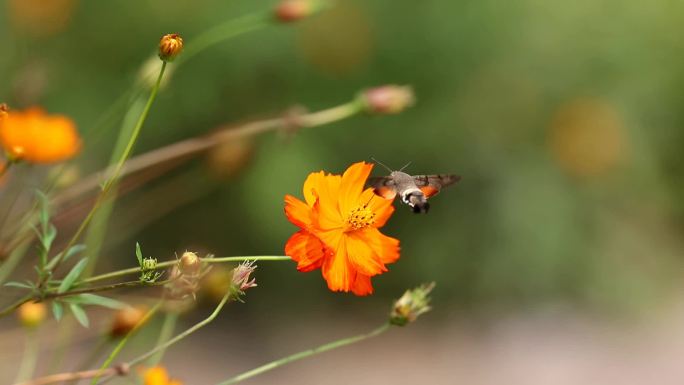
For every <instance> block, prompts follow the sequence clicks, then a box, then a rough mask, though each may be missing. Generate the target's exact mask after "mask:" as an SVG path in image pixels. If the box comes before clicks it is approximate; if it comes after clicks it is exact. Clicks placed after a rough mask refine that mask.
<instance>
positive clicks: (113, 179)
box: [41, 62, 167, 283]
mask: <svg viewBox="0 0 684 385" xmlns="http://www.w3.org/2000/svg"><path fill="white" fill-rule="evenodd" d="M166 64H167V63H166V62H164V63H163V64H162V66H161V69H160V70H159V76H157V81H156V83H155V84H154V87H153V88H152V91H151V92H150V97H149V98H148V99H147V104H146V105H145V108H144V109H143V112H142V114H141V115H140V118H139V119H138V122H137V123H136V125H135V128H133V132H132V133H131V138H130V139H129V141H128V144H127V145H126V148H125V149H124V151H123V153H122V154H121V158H119V161H118V163H117V164H116V167H115V168H114V172H113V173H112V175H111V176H110V177H109V178H108V179H107V181H106V182H105V183H104V185H103V187H102V192H101V193H100V195H99V196H98V198H97V200H96V201H95V204H94V205H93V208H92V209H91V210H90V212H88V215H87V216H86V217H85V219H84V220H83V222H81V225H80V226H79V227H78V230H76V233H75V234H74V235H73V236H72V237H71V240H70V241H69V243H67V246H66V247H65V248H64V251H63V252H62V253H60V254H59V255H57V256H56V257H55V258H56V261H55V262H53V270H56V269H57V267H58V266H59V264H60V263H61V262H62V258H63V256H64V255H65V253H66V251H68V250H69V249H70V248H71V247H72V246H73V245H74V244H76V242H77V241H78V239H79V238H80V236H81V234H83V232H84V231H85V229H86V228H87V227H88V225H89V224H90V221H91V220H92V219H93V216H94V215H95V212H97V209H98V208H99V207H100V205H101V204H102V203H103V202H104V201H105V200H106V198H107V194H108V193H109V190H110V189H111V188H112V187H113V186H114V184H115V183H116V181H117V180H118V178H119V174H120V173H121V170H122V169H123V166H124V163H126V160H127V159H128V158H129V157H130V155H131V152H132V151H133V146H134V145H135V142H136V141H137V140H138V136H139V135H140V131H141V129H142V127H143V124H144V123H145V120H146V119H147V115H148V114H149V112H150V109H151V108H152V103H153V102H154V100H155V99H156V97H157V93H158V92H159V86H160V84H161V81H162V78H163V77H164V72H165V71H166ZM41 283H44V282H41Z"/></svg>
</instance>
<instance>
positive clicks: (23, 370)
mask: <svg viewBox="0 0 684 385" xmlns="http://www.w3.org/2000/svg"><path fill="white" fill-rule="evenodd" d="M38 346H39V344H38V333H37V330H27V332H26V347H25V348H24V356H23V357H22V359H21V365H20V366H19V372H18V373H17V378H16V380H15V381H14V382H23V381H26V380H28V379H29V378H31V377H33V371H34V370H35V369H36V363H37V362H38Z"/></svg>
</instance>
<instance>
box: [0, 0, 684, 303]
mask: <svg viewBox="0 0 684 385" xmlns="http://www.w3.org/2000/svg"><path fill="white" fill-rule="evenodd" d="M272 5H273V2H271V1H246V0H235V1H215V0H196V1H192V2H170V1H160V0H148V1H136V2H101V1H81V2H78V3H77V4H76V6H75V8H74V11H73V14H72V16H71V20H70V22H69V23H68V25H66V27H65V29H64V30H62V31H61V32H59V33H58V34H54V35H50V36H35V35H32V34H31V33H30V32H28V31H26V30H24V29H22V27H21V25H19V24H17V22H16V21H14V20H13V19H12V14H11V13H10V12H8V9H9V8H8V7H9V6H6V7H5V8H4V9H3V10H2V15H1V16H2V17H1V18H0V31H1V32H0V33H2V35H3V37H4V38H3V39H2V40H3V45H2V51H3V53H2V55H0V100H4V101H7V102H8V103H10V104H11V105H12V106H13V107H15V108H21V107H27V106H29V105H32V104H39V105H42V106H44V107H45V108H46V109H48V110H49V111H50V112H59V113H65V114H68V115H70V116H72V117H73V118H74V119H75V120H76V121H77V123H78V125H79V128H80V130H81V132H82V133H83V134H84V136H85V137H86V142H85V150H84V152H83V154H82V156H81V157H80V158H79V159H78V160H77V163H78V165H79V167H80V168H81V171H82V173H83V174H87V173H89V172H92V171H95V170H98V169H100V168H101V167H103V166H104V165H106V163H107V160H108V157H109V152H110V151H111V143H113V141H114V139H115V138H116V135H117V131H116V128H117V127H118V124H115V125H112V127H109V129H108V130H106V131H100V132H94V131H93V130H94V128H93V125H94V124H95V122H96V120H97V118H98V116H100V114H101V113H102V111H104V110H106V109H107V108H108V106H109V105H110V104H111V103H113V102H114V101H115V100H116V99H117V98H118V97H119V96H120V95H121V94H122V93H123V92H125V91H126V90H127V89H128V87H129V86H130V85H131V83H132V81H133V79H135V77H136V76H137V72H138V70H139V68H140V65H141V63H142V62H143V61H144V60H145V59H146V58H147V57H149V56H150V55H151V54H152V53H153V52H154V49H155V44H156V42H157V41H158V38H159V37H160V36H161V35H162V34H164V33H169V32H177V33H180V34H182V35H183V36H184V37H185V39H186V43H187V44H191V43H192V38H193V37H194V36H196V35H197V34H198V33H200V32H201V31H203V30H205V29H206V28H208V27H211V26H213V25H216V24H218V23H221V22H223V21H225V20H227V19H230V18H233V17H237V16H240V15H243V14H246V13H249V12H251V11H255V10H261V9H264V8H266V7H270V6H272ZM683 23H684V5H682V4H680V3H677V2H671V1H665V0H662V1H660V0H659V1H653V2H642V1H633V0H626V1H625V0H621V1H617V0H611V1H602V2H596V1H589V0H580V1H574V2H566V1H538V0H522V1H515V2H503V1H494V0H478V1H472V0H468V1H436V0H423V1H418V2H416V1H413V2H409V1H397V0H374V1H360V0H342V1H340V2H339V4H338V5H337V6H336V7H334V8H333V9H331V10H329V11H327V12H326V13H325V14H322V15H319V16H316V17H313V18H311V19H310V20H305V21H303V22H301V23H298V24H296V25H284V26H279V25H274V26H272V27H269V28H267V29H266V30H260V31H258V32H254V33H250V34H247V35H244V36H241V37H239V38H237V39H234V40H231V41H229V42H227V43H222V44H220V45H218V46H216V47H214V48H213V49H211V50H210V51H208V52H205V53H203V54H201V55H200V56H198V57H196V58H194V59H193V60H192V61H190V62H188V63H187V64H186V65H184V66H183V67H182V68H181V69H179V71H178V72H177V73H175V74H174V75H173V78H172V80H171V82H170V84H169V85H168V86H167V87H166V88H165V89H164V90H163V92H162V93H161V94H160V97H159V99H158V101H157V103H156V104H155V106H154V108H153V110H152V114H151V116H150V118H149V120H148V122H147V124H146V126H145V128H144V131H143V133H142V137H141V141H140V142H139V145H138V146H137V148H136V153H141V152H143V151H146V150H150V149H153V148H156V147H159V146H162V145H164V144H169V143H172V142H174V141H178V140H181V139H184V138H188V137H192V136H196V135H201V134H204V133H207V132H209V131H211V130H213V129H215V128H216V127H218V126H220V125H222V124H226V123H234V122H244V121H249V120H251V119H257V118H262V117H269V116H274V115H278V114H280V113H282V112H283V111H284V110H286V109H287V108H288V107H290V106H292V105H295V104H302V105H305V106H307V108H309V109H310V110H316V109H320V108H325V107H328V106H332V105H335V104H339V103H342V102H345V101H347V100H349V99H350V98H351V97H353V96H354V95H355V94H356V93H357V92H358V91H359V90H360V89H363V88H366V87H369V86H375V85H380V84H385V83H396V84H410V85H412V86H413V87H414V89H415V92H416V94H417V98H418V101H417V104H416V106H415V107H414V108H411V109H409V110H407V111H405V112H404V113H402V114H400V115H397V116H370V117H369V116H360V117H355V118H353V119H350V120H346V121H342V122H339V123H335V124H333V125H330V126H325V127H318V128H314V129H311V130H304V131H301V132H300V133H299V134H298V135H297V136H296V137H294V138H291V139H289V140H284V139H283V138H282V137H281V136H278V135H275V134H266V135H264V136H261V137H259V138H258V139H257V146H256V148H255V152H254V154H253V157H252V158H251V160H250V162H249V163H248V165H247V166H246V167H245V168H243V169H242V170H241V172H240V173H239V174H238V175H236V176H234V177H231V178H217V177H216V176H215V175H214V174H212V173H211V172H210V171H209V170H208V167H207V165H206V163H205V162H204V161H203V160H202V159H199V160H196V161H193V162H191V163H190V164H188V165H186V166H184V167H183V168H182V169H181V171H176V172H173V173H171V175H179V174H180V173H182V172H194V174H192V175H193V178H191V179H189V180H188V182H187V183H186V184H184V185H182V186H177V187H179V188H176V189H173V190H171V191H166V190H164V191H163V192H162V195H183V194H188V193H192V192H193V191H196V190H197V189H201V191H202V192H201V193H200V194H198V195H199V199H193V201H192V202H190V203H188V204H185V205H183V206H182V207H178V208H176V209H174V210H172V212H170V213H169V214H168V215H165V216H163V217H161V218H159V219H158V220H155V221H153V222H152V223H150V224H149V225H147V226H145V227H144V228H143V229H140V231H137V232H135V233H125V231H124V230H125V229H126V228H127V226H129V225H130V224H131V223H135V222H136V221H137V220H138V219H140V218H142V217H144V216H145V215H147V214H146V211H145V208H146V207H148V208H149V207H151V206H154V205H155V199H153V198H151V197H150V195H149V193H150V192H151V191H154V188H155V187H158V186H163V183H164V179H162V180H161V181H155V182H153V183H151V184H149V185H147V186H145V187H143V188H142V189H141V190H140V191H137V192H135V193H133V194H130V195H128V196H127V197H125V198H123V199H122V201H121V202H120V204H119V206H117V210H115V212H114V217H115V218H116V219H115V220H114V222H113V224H112V226H111V227H110V232H109V233H108V237H107V239H108V241H107V242H106V245H107V247H106V248H105V250H104V257H105V258H102V259H101V261H102V264H101V266H99V269H102V270H104V269H106V268H114V267H127V266H131V265H133V264H134V263H135V256H134V253H133V251H134V244H135V241H140V242H141V244H143V245H144V248H145V252H146V253H149V254H152V255H154V256H156V257H158V258H160V259H167V258H172V257H173V253H174V252H182V251H184V250H185V249H190V250H193V249H197V250H201V251H210V252H213V253H215V254H217V255H219V256H229V255H250V254H275V255H277V254H281V253H282V252H283V251H282V250H283V245H284V243H285V241H286V240H287V238H288V237H289V236H290V234H291V233H293V232H294V231H295V227H294V226H293V225H291V224H290V223H288V222H287V220H286V219H285V217H284V215H283V202H282V200H283V196H284V195H285V194H287V193H289V194H294V195H301V186H302V183H303V181H304V179H305V178H306V176H307V175H308V173H309V172H312V171H318V170H321V169H324V170H327V171H330V172H341V171H343V170H344V168H346V167H347V166H348V165H349V164H351V163H353V162H356V161H360V160H369V157H370V156H375V157H376V158H378V159H380V160H381V161H383V162H385V163H387V164H389V165H391V166H393V167H397V168H398V167H401V165H403V164H405V163H406V162H408V161H412V162H413V163H412V165H411V166H410V167H409V172H412V173H416V174H422V173H437V172H439V173H457V174H460V175H462V176H463V181H462V182H461V183H460V184H459V185H457V186H455V187H452V188H450V189H449V190H447V191H445V192H443V193H442V194H440V195H439V196H437V197H435V198H434V199H433V202H432V211H431V212H430V213H429V214H428V215H425V216H417V215H413V214H412V213H410V212H409V210H408V209H407V208H405V207H403V206H399V207H397V212H396V214H395V215H394V217H393V218H392V220H391V221H390V223H389V224H388V225H387V226H386V227H385V228H384V231H385V233H387V234H389V235H392V236H395V237H397V238H399V239H400V240H401V242H402V258H401V259H400V260H399V261H398V263H396V264H394V265H392V266H391V269H390V272H389V273H387V274H385V275H382V276H380V277H378V278H375V279H374V284H375V287H376V295H375V296H374V297H372V298H369V299H357V298H353V297H352V296H350V295H348V296H345V295H342V294H333V293H329V292H328V291H327V289H326V288H325V283H324V281H323V280H322V279H321V277H320V274H319V273H318V272H315V273H309V274H301V273H298V272H297V271H296V270H295V268H294V264H272V265H269V264H266V263H264V264H262V265H261V266H260V269H259V272H258V273H259V274H258V282H259V288H258V290H254V291H253V292H250V294H249V297H250V301H249V302H250V308H254V309H257V310H262V309H272V308H274V307H276V308H278V309H280V310H282V311H288V310H292V311H298V310H301V309H304V308H307V307H310V306H312V305H315V304H321V303H323V302H325V303H333V304H339V305H345V304H349V303H358V302H361V301H366V302H365V303H374V304H381V303H387V302H388V300H389V299H391V298H396V297H398V296H399V295H400V293H401V292H402V291H403V290H404V289H405V288H407V287H411V286H414V285H417V284H419V283H421V282H425V281H431V280H435V281H437V284H438V286H437V289H436V297H437V299H436V303H437V307H439V308H441V309H442V311H441V312H440V313H441V314H443V315H444V314H449V313H451V312H452V311H453V312H460V311H464V309H489V308H501V307H503V308H508V307H518V306H530V305H536V304H550V303H558V302H562V303H571V304H575V305H580V306H588V307H592V308H597V309H605V310H607V311H614V310H621V309H625V308H628V309H629V308H633V307H636V308H639V306H641V305H645V304H651V303H653V301H659V300H662V299H663V298H667V296H668V295H670V293H673V290H672V289H673V288H674V287H676V286H677V285H679V281H680V280H681V273H682V251H683V250H684V248H683V247H682V240H681V234H682V222H683V219H684V216H683V214H684V206H682V199H681V197H682V193H683V192H684V184H683V183H682V180H683V178H682V177H683V176H684V175H683V174H684V162H683V161H682V157H681V143H682V141H683V140H684V134H683V131H682V128H681V127H682V122H683V121H684V114H682V108H681V106H682V103H683V102H684V87H683V86H684V70H683V68H684V55H683V54H682V52H684V40H682V38H681V36H680V34H679V33H677V31H679V30H680V27H681V25H682V24H683ZM36 79H38V80H36ZM36 83H38V85H39V86H35V85H36ZM34 86H35V87H36V88H37V89H36V90H33V89H32V88H31V87H34ZM578 100H579V101H586V102H587V103H589V104H590V105H597V106H601V108H604V107H605V108H607V109H608V110H609V111H611V112H610V113H609V116H616V117H617V118H615V119H614V120H615V121H617V122H618V123H617V126H618V128H617V131H616V132H617V133H616V134H615V135H613V136H610V135H609V136H608V137H607V139H606V137H604V136H602V135H601V134H597V135H596V137H594V136H592V135H591V134H589V138H590V139H589V143H592V144H593V145H595V147H592V148H594V152H597V153H601V152H602V151H603V149H604V148H606V147H610V146H611V144H613V143H612V142H615V141H617V142H619V143H622V144H623V145H622V147H620V148H621V150H620V153H619V159H618V160H619V161H616V162H615V163H614V164H612V163H611V164H609V165H607V166H606V167H603V168H601V169H600V171H599V172H596V173H588V174H587V173H582V172H579V173H578V172H574V171H573V169H572V167H570V168H568V167H567V166H564V163H563V162H562V161H559V157H558V154H557V153H556V151H557V149H555V147H554V146H552V145H550V135H551V134H550V132H551V130H552V127H554V123H553V122H554V119H555V117H557V116H558V115H557V114H558V111H561V110H562V109H563V108H564V106H568V105H573V104H572V103H574V102H576V101H578ZM599 111H603V110H600V109H599ZM587 119H589V121H592V122H594V121H593V120H591V119H593V118H592V116H589V118H587ZM596 119H597V120H596V121H597V122H598V123H596V122H594V123H595V125H596V127H601V124H602V122H603V121H602V120H601V119H603V115H599V117H598V118H596ZM592 127H593V126H592ZM575 128H577V127H574V126H573V127H572V128H571V129H570V132H569V133H567V134H568V135H570V136H572V130H573V129H575ZM589 132H590V133H591V132H593V131H592V130H591V129H590V130H589ZM601 140H605V141H606V142H605V143H601V142H600V141H601ZM597 141H598V142H597ZM590 147H591V146H590ZM570 163H571V164H572V159H571V162H570ZM192 170H194V171H192ZM375 171H376V173H377V174H382V173H383V172H384V170H382V169H380V168H379V167H378V168H377V169H376V170H375ZM146 194H147V195H146ZM136 199H147V202H148V203H147V204H143V205H142V206H133V205H132V204H128V203H131V202H136ZM131 207H137V208H136V209H135V210H133V209H131ZM127 208H128V211H127ZM131 210H133V211H131ZM122 232H123V235H122ZM293 298H296V301H293V300H292V299H293ZM320 306H323V305H320ZM326 306H327V305H326ZM255 311H256V310H255Z"/></svg>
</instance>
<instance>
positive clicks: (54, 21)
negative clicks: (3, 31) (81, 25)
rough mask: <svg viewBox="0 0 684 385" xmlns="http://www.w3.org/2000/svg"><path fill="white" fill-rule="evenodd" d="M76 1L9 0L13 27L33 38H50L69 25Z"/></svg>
mask: <svg viewBox="0 0 684 385" xmlns="http://www.w3.org/2000/svg"><path fill="white" fill-rule="evenodd" d="M76 5H77V1H76V0H9V10H10V19H11V20H12V24H13V25H14V27H15V28H16V29H18V30H21V31H26V32H29V33H31V34H33V35H35V36H50V35H54V34H56V33H58V32H61V31H62V30H64V29H65V28H66V26H67V25H69V22H70V21H71V17H72V15H73V13H74V9H75V8H76Z"/></svg>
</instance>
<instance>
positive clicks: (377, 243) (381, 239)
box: [357, 227, 400, 264]
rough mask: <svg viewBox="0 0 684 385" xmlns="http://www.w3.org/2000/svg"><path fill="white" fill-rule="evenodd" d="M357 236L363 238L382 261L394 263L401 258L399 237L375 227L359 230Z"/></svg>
mask: <svg viewBox="0 0 684 385" xmlns="http://www.w3.org/2000/svg"><path fill="white" fill-rule="evenodd" d="M357 236H358V237H361V238H363V240H364V241H365V242H366V244H367V245H368V246H369V247H370V248H371V249H373V252H374V253H375V254H376V255H377V257H378V258H379V259H380V261H381V262H382V263H385V264H387V263H393V262H395V261H396V260H397V259H399V250H400V248H399V240H398V239H396V238H392V237H388V236H386V235H385V234H383V233H381V232H380V230H378V229H376V228H373V227H369V228H366V229H364V230H363V231H360V232H358V234H357Z"/></svg>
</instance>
